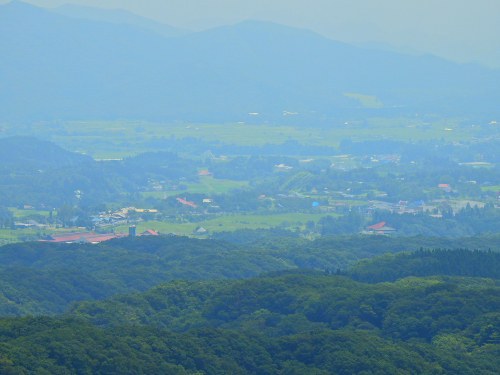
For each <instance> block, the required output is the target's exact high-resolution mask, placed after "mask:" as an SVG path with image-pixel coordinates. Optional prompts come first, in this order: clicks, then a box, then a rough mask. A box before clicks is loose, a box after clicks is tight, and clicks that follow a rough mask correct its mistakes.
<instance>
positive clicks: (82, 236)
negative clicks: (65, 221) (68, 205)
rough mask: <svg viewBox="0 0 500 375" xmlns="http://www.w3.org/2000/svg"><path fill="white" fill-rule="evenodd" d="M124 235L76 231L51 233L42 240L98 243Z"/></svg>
mask: <svg viewBox="0 0 500 375" xmlns="http://www.w3.org/2000/svg"><path fill="white" fill-rule="evenodd" d="M120 237H124V235H123V234H114V233H104V234H100V233H94V232H75V233H64V234H60V235H51V236H48V237H47V238H46V239H44V240H41V242H56V243H92V244H98V243H101V242H104V241H109V240H112V239H115V238H120Z"/></svg>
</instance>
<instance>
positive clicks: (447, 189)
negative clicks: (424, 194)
mask: <svg viewBox="0 0 500 375" xmlns="http://www.w3.org/2000/svg"><path fill="white" fill-rule="evenodd" d="M438 188H439V189H441V190H442V191H444V192H445V193H451V186H450V184H438Z"/></svg>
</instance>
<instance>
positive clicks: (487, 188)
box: [481, 185, 500, 193]
mask: <svg viewBox="0 0 500 375" xmlns="http://www.w3.org/2000/svg"><path fill="white" fill-rule="evenodd" d="M481 190H482V191H492V192H494V193H496V192H497V191H500V185H493V186H481Z"/></svg>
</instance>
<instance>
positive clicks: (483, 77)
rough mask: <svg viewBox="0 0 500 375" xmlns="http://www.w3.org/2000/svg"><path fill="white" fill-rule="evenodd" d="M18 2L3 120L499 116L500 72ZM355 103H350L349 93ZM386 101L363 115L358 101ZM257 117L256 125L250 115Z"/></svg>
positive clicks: (262, 31)
mask: <svg viewBox="0 0 500 375" xmlns="http://www.w3.org/2000/svg"><path fill="white" fill-rule="evenodd" d="M84 18H89V17H83V16H82V19H76V18H74V17H67V16H63V15H61V14H57V13H55V12H53V11H50V10H47V9H42V8H37V7H34V6H31V5H28V4H25V3H22V2H18V1H16V2H12V3H9V4H7V5H4V6H1V7H0V35H1V36H0V55H1V56H2V59H1V60H0V81H1V82H2V84H1V86H0V108H4V109H5V110H2V111H1V113H0V119H4V120H9V119H19V120H39V119H46V120H51V119H117V118H127V119H151V120H181V121H185V120H187V121H245V120H248V119H250V118H257V119H258V120H259V121H262V122H263V121H277V120H283V113H284V111H286V113H294V114H296V115H295V118H298V119H299V121H302V122H303V123H311V122H314V121H317V120H320V119H323V120H324V119H326V120H328V119H331V118H334V117H337V118H338V117H339V116H342V115H352V114H356V115H359V114H363V113H369V114H373V113H377V114H380V115H386V114H389V115H390V114H398V113H415V112H427V113H445V114H453V115H455V114H464V113H482V114H485V113H486V114H491V115H493V114H499V112H500V109H499V107H498V98H499V97H500V72H499V71H496V70H491V69H487V68H483V67H480V66H475V65H460V64H455V63H451V62H448V61H445V60H442V59H440V58H437V57H433V56H410V55H403V54H398V53H393V52H387V51H380V50H373V49H364V48H359V47H355V46H351V45H348V44H344V43H339V42H335V41H332V40H329V39H326V38H324V37H321V36H319V35H318V34H315V33H313V32H311V31H306V30H300V29H294V28H290V27H285V26H280V25H276V24H272V23H268V22H257V21H246V22H243V23H240V24H236V25H232V26H226V27H219V28H216V29H212V30H208V31H204V32H198V33H192V34H188V35H182V36H179V37H171V38H166V37H164V36H162V35H160V34H159V33H157V32H154V31H151V29H149V30H147V29H146V28H144V27H143V28H141V27H137V25H131V24H130V22H129V23H127V22H124V23H118V24H117V23H111V22H103V21H95V20H93V21H91V20H88V19H84ZM347 93H349V94H354V96H353V95H349V96H346V94H347ZM357 94H362V95H370V96H373V97H376V99H377V100H378V101H379V102H380V103H382V105H381V106H380V108H366V107H364V106H363V104H362V103H361V102H360V101H358V100H356V95H357ZM249 113H252V114H253V115H249Z"/></svg>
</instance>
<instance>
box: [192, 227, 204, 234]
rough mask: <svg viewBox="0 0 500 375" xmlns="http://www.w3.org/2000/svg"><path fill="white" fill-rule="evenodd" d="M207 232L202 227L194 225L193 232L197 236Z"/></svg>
mask: <svg viewBox="0 0 500 375" xmlns="http://www.w3.org/2000/svg"><path fill="white" fill-rule="evenodd" d="M207 233H208V230H206V229H205V228H203V227H196V229H195V230H194V231H193V234H196V235H199V236H202V235H204V234H207Z"/></svg>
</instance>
